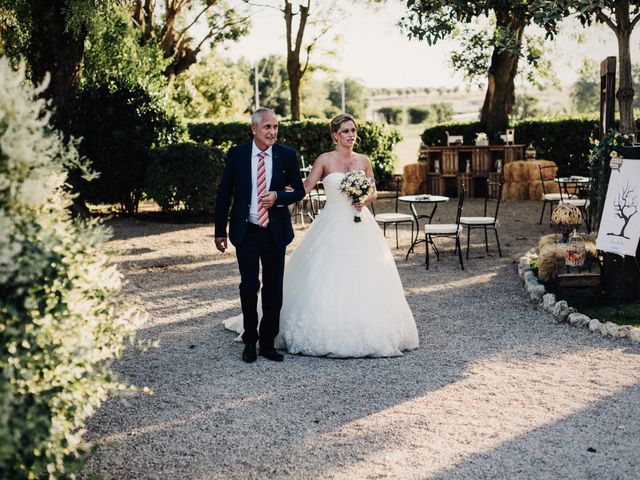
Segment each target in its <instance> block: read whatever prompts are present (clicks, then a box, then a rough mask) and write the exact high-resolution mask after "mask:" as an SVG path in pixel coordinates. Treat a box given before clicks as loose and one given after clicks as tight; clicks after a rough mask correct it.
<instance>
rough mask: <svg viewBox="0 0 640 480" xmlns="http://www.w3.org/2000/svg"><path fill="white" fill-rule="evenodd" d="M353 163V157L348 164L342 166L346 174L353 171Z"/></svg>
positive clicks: (343, 163) (344, 163)
mask: <svg viewBox="0 0 640 480" xmlns="http://www.w3.org/2000/svg"><path fill="white" fill-rule="evenodd" d="M352 163H353V162H352V161H351V157H349V159H348V160H347V161H346V162H342V166H343V167H344V171H345V173H347V172H351V171H353V169H352V168H351V164H352ZM358 163H359V162H358V161H357V159H356V164H358ZM356 170H357V168H356Z"/></svg>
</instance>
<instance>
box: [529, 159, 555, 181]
mask: <svg viewBox="0 0 640 480" xmlns="http://www.w3.org/2000/svg"><path fill="white" fill-rule="evenodd" d="M532 163H535V164H536V165H535V175H534V172H533V171H532V173H531V175H532V176H531V179H532V180H533V179H534V178H535V179H540V168H539V167H551V166H553V167H556V168H550V169H548V170H545V171H543V172H542V175H543V176H544V179H545V180H553V179H554V178H556V176H557V175H558V167H557V166H556V164H555V162H552V161H551V160H536V161H535V162H532ZM532 167H533V165H532ZM532 170H533V168H532Z"/></svg>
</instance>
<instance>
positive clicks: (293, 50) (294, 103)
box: [284, 1, 309, 120]
mask: <svg viewBox="0 0 640 480" xmlns="http://www.w3.org/2000/svg"><path fill="white" fill-rule="evenodd" d="M298 15H300V23H299V24H298V31H297V33H296V38H295V41H294V39H293V7H292V5H291V2H290V1H286V2H285V6H284V21H285V24H286V32H287V73H288V75H289V94H290V96H291V119H292V120H300V117H301V115H302V109H301V101H300V86H301V83H302V77H303V76H304V72H305V71H306V65H305V67H304V68H303V67H302V65H301V63H300V51H301V48H302V38H303V37H304V29H305V27H306V25H307V18H308V17H309V3H308V2H307V5H306V6H305V5H300V11H299V12H298ZM308 60H309V58H308V56H307V62H308Z"/></svg>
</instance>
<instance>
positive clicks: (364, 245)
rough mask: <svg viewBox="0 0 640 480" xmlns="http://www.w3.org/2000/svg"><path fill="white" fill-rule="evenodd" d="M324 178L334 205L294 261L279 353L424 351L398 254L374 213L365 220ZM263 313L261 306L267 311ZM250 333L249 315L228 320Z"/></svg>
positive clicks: (335, 179)
mask: <svg viewBox="0 0 640 480" xmlns="http://www.w3.org/2000/svg"><path fill="white" fill-rule="evenodd" d="M343 177H344V174H343V173H340V172H333V173H330V174H329V175H327V176H326V177H325V178H324V181H323V183H324V189H325V193H326V195H327V201H326V204H325V206H324V209H323V210H322V212H321V213H320V214H319V215H318V216H317V217H316V218H315V220H314V221H313V223H312V224H311V227H310V228H309V229H308V230H307V232H306V234H305V236H304V238H303V239H302V241H301V242H300V244H299V245H298V247H297V248H296V250H295V251H294V252H293V254H292V255H291V257H290V258H289V259H288V261H287V264H286V266H285V273H284V296H283V305H282V310H281V313H280V333H279V335H278V337H277V338H276V341H275V346H276V348H280V349H286V350H288V351H289V352H290V353H302V354H305V355H314V356H325V355H326V356H331V357H390V356H398V355H402V353H401V352H402V351H404V350H412V349H415V348H417V347H418V331H417V328H416V323H415V321H414V319H413V314H412V313H411V310H410V308H409V305H408V304H407V301H406V299H405V296H404V291H403V289H402V283H401V281H400V276H399V275H398V270H397V268H396V264H395V262H394V259H393V256H392V255H391V252H390V250H389V247H388V246H387V242H386V240H385V238H384V236H383V234H382V230H381V229H380V227H379V226H378V224H377V223H376V221H375V219H374V218H373V215H371V213H370V212H369V210H367V209H366V208H365V209H363V210H362V212H361V218H362V221H361V222H360V223H356V222H354V221H353V216H354V214H355V213H356V210H355V208H354V207H353V206H352V205H351V201H350V199H349V198H348V197H347V196H346V195H345V194H343V193H342V192H340V190H339V188H338V187H339V185H340V182H341V181H342V179H343ZM259 308H260V307H259ZM224 325H225V327H226V328H228V329H230V330H233V331H235V332H238V333H240V334H241V333H242V331H243V328H242V315H238V316H235V317H232V318H230V319H228V320H227V321H225V324H224Z"/></svg>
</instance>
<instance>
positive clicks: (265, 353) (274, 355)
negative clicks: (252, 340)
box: [260, 348, 284, 362]
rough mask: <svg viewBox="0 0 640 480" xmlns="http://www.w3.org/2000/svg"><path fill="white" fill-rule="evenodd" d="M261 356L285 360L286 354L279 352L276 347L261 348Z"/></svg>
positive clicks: (268, 358)
mask: <svg viewBox="0 0 640 480" xmlns="http://www.w3.org/2000/svg"><path fill="white" fill-rule="evenodd" d="M260 356H261V357H264V358H266V359H267V360H272V361H274V362H281V361H283V360H284V355H282V354H281V353H278V351H277V350H276V349H275V348H270V349H267V350H262V349H260Z"/></svg>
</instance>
